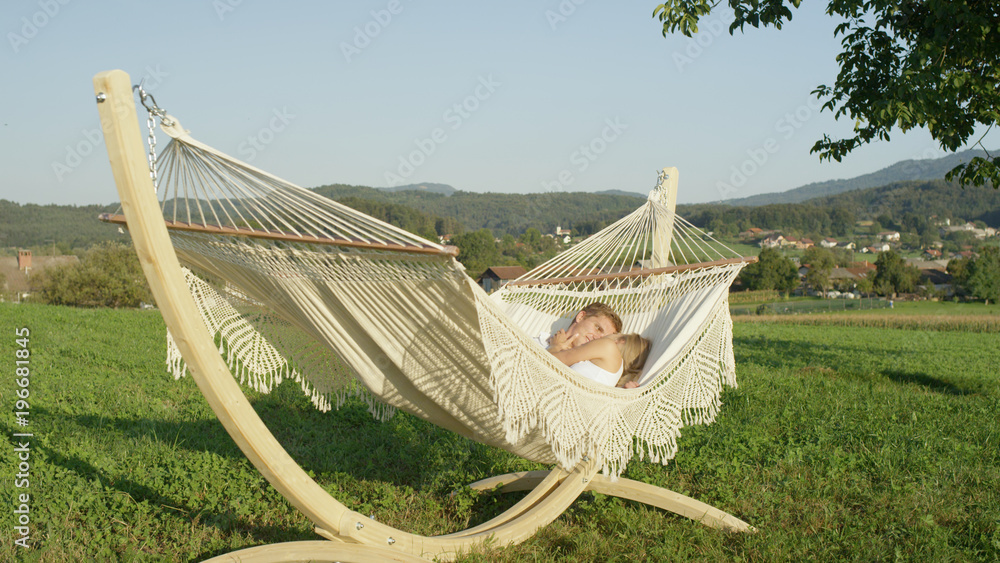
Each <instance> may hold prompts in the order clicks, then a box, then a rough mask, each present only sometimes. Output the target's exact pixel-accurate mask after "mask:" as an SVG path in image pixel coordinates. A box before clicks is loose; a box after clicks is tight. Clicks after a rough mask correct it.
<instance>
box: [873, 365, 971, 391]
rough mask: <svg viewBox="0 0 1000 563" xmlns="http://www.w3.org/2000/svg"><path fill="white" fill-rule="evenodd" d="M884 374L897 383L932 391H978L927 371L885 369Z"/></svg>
mask: <svg viewBox="0 0 1000 563" xmlns="http://www.w3.org/2000/svg"><path fill="white" fill-rule="evenodd" d="M882 375H884V376H885V377H887V378H889V379H891V380H892V381H895V382H897V383H909V384H915V385H920V386H921V387H926V388H927V389H928V390H930V391H934V392H936V393H942V394H945V395H957V396H962V395H974V394H976V391H973V390H971V389H962V388H961V387H956V386H955V385H952V384H951V383H948V382H947V381H942V380H940V379H938V378H936V377H931V376H929V375H927V374H925V373H913V372H907V371H901V370H883V371H882Z"/></svg>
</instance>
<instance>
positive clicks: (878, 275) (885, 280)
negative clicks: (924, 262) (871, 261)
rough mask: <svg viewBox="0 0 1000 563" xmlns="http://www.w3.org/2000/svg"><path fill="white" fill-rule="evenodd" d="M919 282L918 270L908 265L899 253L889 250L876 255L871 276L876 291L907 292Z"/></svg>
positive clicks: (882, 292)
mask: <svg viewBox="0 0 1000 563" xmlns="http://www.w3.org/2000/svg"><path fill="white" fill-rule="evenodd" d="M919 282H920V270H918V269H917V268H916V267H914V266H910V265H908V264H907V263H906V259H904V258H903V257H902V256H900V255H899V254H897V253H895V252H894V251H892V250H890V251H888V252H882V253H880V254H879V255H878V260H876V261H875V275H874V276H873V277H872V285H873V286H874V287H875V291H877V292H878V293H881V294H882V295H890V294H894V293H909V292H911V291H913V290H915V289H916V288H917V283H919Z"/></svg>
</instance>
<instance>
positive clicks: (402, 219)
mask: <svg viewBox="0 0 1000 563" xmlns="http://www.w3.org/2000/svg"><path fill="white" fill-rule="evenodd" d="M315 191H316V192H318V193H320V194H322V195H325V196H327V197H331V198H333V199H336V200H338V201H341V202H342V203H344V204H345V205H348V206H350V207H353V208H355V209H359V210H361V211H362V212H364V213H367V214H369V215H372V216H374V217H377V218H379V219H382V220H384V221H387V222H389V223H392V224H394V225H397V226H399V227H402V228H404V229H406V230H409V231H411V232H414V233H417V234H420V235H422V236H425V237H428V238H430V237H431V236H432V233H433V234H436V235H444V234H453V235H457V234H461V233H463V232H473V231H478V230H479V229H482V228H487V229H490V231H492V233H493V235H494V236H495V237H497V238H500V237H502V236H503V235H505V234H510V235H513V236H515V237H518V236H520V235H521V234H522V233H524V232H525V231H526V230H528V229H529V228H535V229H538V231H539V232H541V233H551V232H553V231H554V230H555V228H556V226H560V227H563V228H569V229H573V230H574V231H575V232H576V233H577V234H580V235H589V234H591V233H593V232H596V231H597V230H599V229H601V228H603V227H604V226H606V225H608V224H610V223H612V222H614V221H615V220H617V219H619V218H621V217H623V216H624V215H626V214H628V213H630V212H632V211H633V210H635V209H636V208H637V207H638V206H639V205H641V204H642V201H643V200H642V199H640V198H637V197H634V196H629V195H609V194H588V193H565V192H551V193H541V194H500V193H485V194H478V193H471V192H463V191H456V192H454V194H452V195H450V196H448V195H444V194H441V193H434V192H430V191H401V192H387V191H382V190H377V189H374V188H369V187H365V186H348V185H343V184H335V185H329V186H323V187H320V188H316V189H315ZM115 209H117V205H111V206H100V205H89V206H83V207H78V206H69V205H44V206H41V205H33V204H28V205H21V204H17V203H13V202H10V201H4V200H0V247H6V248H11V247H15V248H29V247H44V246H47V245H52V244H53V241H55V244H56V246H57V248H58V249H59V251H60V252H61V253H63V254H66V253H69V252H71V251H72V250H74V249H85V248H88V247H90V246H91V245H92V244H94V243H96V242H99V241H103V240H126V235H122V234H120V233H119V232H118V228H117V227H115V226H112V225H106V224H104V223H101V222H100V221H98V220H97V215H98V214H99V213H102V212H108V211H114V210H115ZM678 213H679V214H680V215H681V216H683V217H685V218H686V219H688V220H689V221H691V222H693V223H694V224H695V225H697V226H699V227H702V228H704V229H706V230H710V231H714V232H715V233H717V234H718V235H721V236H727V235H730V236H731V235H736V234H737V233H739V232H741V231H744V230H746V229H748V228H750V227H760V228H766V229H777V230H785V231H787V232H791V231H798V232H799V233H819V234H822V235H823V236H840V235H842V234H845V233H847V232H849V231H850V230H851V229H852V228H853V226H854V223H855V222H856V221H859V220H865V219H869V220H874V219H877V218H880V217H881V218H885V217H888V218H894V219H895V220H897V221H898V220H901V219H902V218H903V217H904V216H906V215H907V214H915V215H917V216H919V217H922V218H923V219H925V220H926V219H927V218H929V217H931V216H934V215H936V216H938V217H939V218H941V219H945V218H950V219H962V220H965V221H976V220H981V221H983V222H985V223H986V224H987V225H990V226H993V227H1000V191H998V190H993V189H990V188H966V189H962V188H960V187H958V186H957V185H956V184H952V183H949V182H945V181H944V180H931V181H914V182H898V183H895V184H891V185H888V186H882V187H879V188H871V189H867V190H858V191H853V192H848V193H844V194H839V195H836V196H829V197H823V198H817V199H813V200H810V201H808V202H805V203H792V204H774V205H764V206H758V207H737V206H731V205H720V204H697V205H682V206H679V207H678Z"/></svg>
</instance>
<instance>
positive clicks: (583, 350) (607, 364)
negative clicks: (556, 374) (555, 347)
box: [552, 338, 622, 372]
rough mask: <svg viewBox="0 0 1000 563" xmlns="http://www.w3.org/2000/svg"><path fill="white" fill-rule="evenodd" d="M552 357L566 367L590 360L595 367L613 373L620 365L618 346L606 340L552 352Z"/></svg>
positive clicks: (620, 356) (600, 339) (601, 339)
mask: <svg viewBox="0 0 1000 563" xmlns="http://www.w3.org/2000/svg"><path fill="white" fill-rule="evenodd" d="M552 355H553V356H555V357H556V358H558V359H559V360H560V361H562V363H564V364H566V365H568V366H571V365H573V364H575V363H577V362H582V361H585V360H590V361H591V362H593V363H594V365H596V366H597V367H600V368H601V369H605V370H608V371H612V372H613V371H617V370H618V368H619V367H621V365H622V354H621V352H619V351H618V346H616V345H615V343H614V342H612V341H611V340H608V339H607V338H598V339H597V340H591V341H590V342H587V343H586V344H581V345H579V346H576V347H575V348H567V349H565V350H560V351H557V352H553V354H552Z"/></svg>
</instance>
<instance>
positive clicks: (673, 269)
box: [507, 256, 757, 286]
mask: <svg viewBox="0 0 1000 563" xmlns="http://www.w3.org/2000/svg"><path fill="white" fill-rule="evenodd" d="M756 261H757V257H756V256H746V257H743V258H725V259H723V260H713V261H711V262H696V263H694V264H679V265H677V266H665V267H663V268H641V269H636V270H628V271H625V272H615V273H612V274H592V275H588V276H571V277H565V278H550V279H539V280H517V281H512V282H508V283H507V285H511V286H516V285H551V284H557V283H578V282H590V281H604V280H620V279H623V278H634V277H643V276H653V275H656V274H673V273H677V272H687V271H690V270H700V269H702V268H711V267H713V266H725V265H726V264H739V263H741V262H745V263H747V264H753V263H754V262H756Z"/></svg>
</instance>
